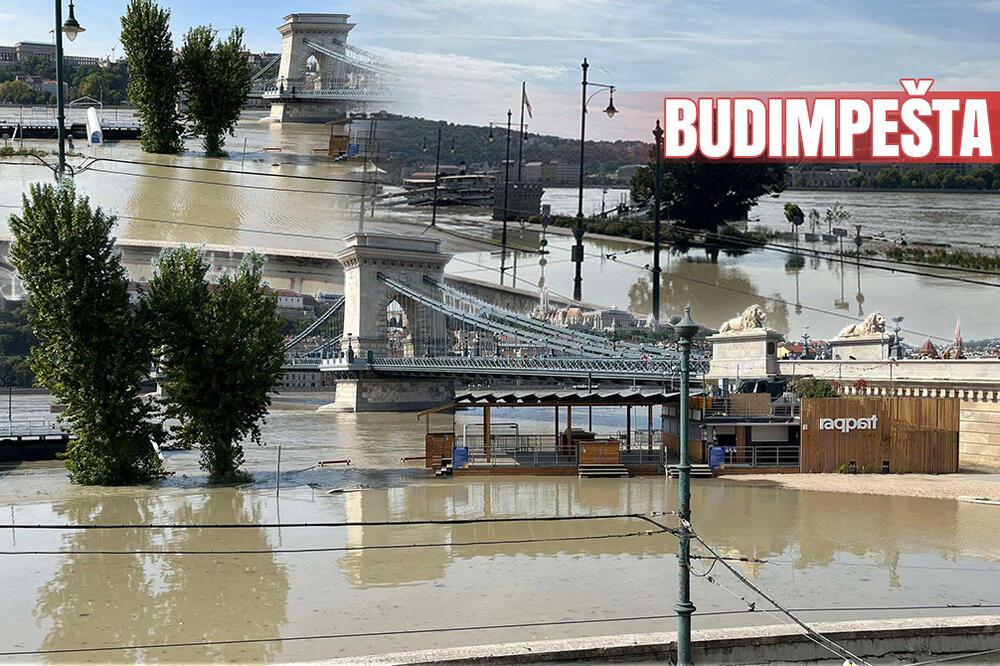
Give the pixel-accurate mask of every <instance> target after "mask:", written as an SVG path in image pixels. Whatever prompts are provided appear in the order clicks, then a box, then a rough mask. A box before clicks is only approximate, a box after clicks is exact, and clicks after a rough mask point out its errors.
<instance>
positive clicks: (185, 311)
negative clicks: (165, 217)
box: [148, 247, 284, 482]
mask: <svg viewBox="0 0 1000 666" xmlns="http://www.w3.org/2000/svg"><path fill="white" fill-rule="evenodd" d="M263 263H264V260H263V257H261V256H260V255H257V254H253V253H252V254H250V255H247V256H246V257H245V258H244V260H243V263H242V264H241V265H240V269H239V271H238V273H237V274H236V275H235V276H229V275H225V276H223V277H222V279H221V280H220V281H219V283H218V284H217V285H209V283H208V280H207V279H206V275H207V273H208V263H207V262H206V261H205V258H204V252H203V251H202V250H199V249H196V248H186V247H181V248H178V249H175V250H170V251H167V252H165V253H164V254H163V255H161V257H160V258H159V260H158V261H157V265H156V275H155V276H154V277H153V279H152V280H151V281H150V283H149V298H148V305H149V307H150V308H151V310H152V312H153V313H154V316H155V320H156V322H157V327H156V329H157V338H156V339H157V344H158V345H159V348H160V350H161V354H162V357H161V367H162V369H163V372H164V374H165V375H166V377H167V387H166V388H167V390H166V394H167V397H166V398H165V413H166V415H167V416H168V417H173V418H176V419H177V420H178V425H177V426H175V427H174V428H172V429H171V433H170V434H171V437H172V438H173V439H174V441H175V442H176V443H177V444H179V445H180V446H183V447H188V448H190V447H192V446H196V445H197V446H200V447H201V466H202V468H203V469H205V470H206V471H208V473H209V477H210V479H211V480H212V481H213V482H232V481H239V480H242V479H245V478H248V475H247V474H246V473H245V472H242V471H240V469H239V468H240V466H241V465H242V464H243V446H242V441H243V439H244V438H246V437H248V436H249V438H250V440H251V441H253V442H254V443H258V444H259V443H260V438H261V432H260V423H261V422H262V420H263V419H264V417H265V415H266V414H267V409H268V407H269V406H270V404H271V399H270V396H269V392H270V390H271V389H272V388H273V387H274V385H275V384H276V383H277V381H278V378H279V377H280V376H281V366H282V364H283V362H284V351H283V348H282V342H283V337H282V335H281V327H282V324H283V320H282V318H281V317H280V316H278V314H277V311H276V309H277V299H276V298H275V296H274V295H273V294H271V293H267V292H266V291H265V290H264V289H263V288H262V269H263Z"/></svg>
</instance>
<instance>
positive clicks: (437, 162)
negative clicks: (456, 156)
mask: <svg viewBox="0 0 1000 666" xmlns="http://www.w3.org/2000/svg"><path fill="white" fill-rule="evenodd" d="M420 150H421V151H423V152H427V139H426V138H425V139H424V140H423V142H422V143H421V144H420ZM451 150H452V152H455V142H454V141H452V143H451ZM440 172H441V127H440V125H439V126H438V136H437V152H436V153H435V156H434V196H433V199H432V200H431V226H432V227H433V226H437V213H438V174H439V173H440Z"/></svg>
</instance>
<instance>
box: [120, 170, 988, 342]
mask: <svg viewBox="0 0 1000 666" xmlns="http://www.w3.org/2000/svg"><path fill="white" fill-rule="evenodd" d="M110 173H124V172H118V171H115V172H110ZM127 175H137V176H143V174H127ZM147 177H148V176H147ZM153 177H156V176H153ZM195 182H199V183H207V184H211V185H223V186H229V187H251V188H256V186H249V185H242V186H241V185H237V184H233V183H212V182H211V181H195ZM263 189H276V188H263ZM284 191H291V190H284ZM307 191H308V192H310V193H313V194H342V195H344V196H353V195H351V194H350V193H335V192H326V193H324V192H314V191H312V190H307ZM358 196H360V195H358ZM119 217H120V218H122V219H135V220H140V221H152V222H156V223H161V224H176V225H179V226H191V227H202V228H209V229H221V230H224V231H235V232H246V233H260V234H268V235H275V236H285V237H297V238H306V239H310V240H331V241H336V242H340V241H342V240H343V239H342V238H333V237H324V236H317V235H315V234H296V233H289V232H279V231H266V230H257V229H254V230H251V229H236V228H233V227H221V226H215V225H206V224H199V223H192V222H177V221H173V220H158V219H151V218H140V217H127V216H119ZM444 233H448V232H447V230H445V231H444ZM477 240H480V241H481V242H483V243H484V244H492V242H491V239H478V238H477ZM564 249H565V250H566V251H567V252H568V251H569V250H570V249H571V248H564ZM586 254H587V255H588V256H591V257H595V258H598V259H606V260H609V261H613V262H615V263H620V264H622V265H625V266H630V267H632V268H636V269H638V270H644V271H648V270H649V269H647V268H646V267H645V266H640V265H638V264H633V263H630V262H627V261H622V260H620V259H618V258H617V257H615V256H606V255H604V254H602V253H595V252H587V253H586ZM453 260H454V261H458V262H461V263H466V264H470V265H473V266H478V267H480V268H484V269H486V270H491V271H493V272H500V269H499V268H494V267H491V266H488V265H486V264H481V263H478V262H473V261H469V260H467V259H461V258H459V257H453ZM661 275H669V276H671V277H673V278H675V279H678V280H683V281H687V282H693V283H696V284H702V285H705V286H708V287H712V288H715V289H721V290H724V291H729V292H732V293H738V294H742V295H746V296H752V297H754V298H759V299H762V300H767V301H772V302H775V303H782V304H784V305H787V306H792V307H801V308H802V309H805V310H809V311H811V312H817V313H820V314H826V315H829V316H832V317H837V318H839V319H845V320H848V321H852V322H853V321H855V317H853V316H851V315H848V314H844V313H842V312H835V311H833V310H826V309H824V308H820V307H816V306H811V305H805V304H802V303H799V304H796V303H792V302H791V301H787V300H785V299H782V298H777V297H774V296H764V295H761V294H757V293H754V292H751V291H746V290H742V289H735V288H733V287H726V286H724V285H720V284H715V283H714V282H710V281H708V280H699V279H697V278H692V277H687V276H683V275H679V274H677V273H672V272H670V271H666V270H662V271H661ZM939 277H942V276H939ZM517 280H518V281H519V282H527V283H529V284H531V283H530V282H529V281H528V280H526V279H525V278H520V277H519V278H517ZM983 284H986V283H983ZM531 286H532V287H534V286H535V285H534V284H531ZM988 286H1000V285H992V284H990V285H988ZM549 293H551V294H553V295H555V296H557V297H559V298H561V299H563V300H565V301H566V302H575V301H573V299H571V298H569V297H568V296H566V295H564V294H561V293H559V292H556V291H554V290H551V289H550V290H549ZM901 330H902V331H904V332H906V333H912V334H914V335H918V336H921V337H925V338H930V339H934V340H938V341H943V342H951V338H946V337H943V336H940V335H932V334H929V333H922V332H920V331H916V330H913V329H901Z"/></svg>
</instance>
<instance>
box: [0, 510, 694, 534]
mask: <svg viewBox="0 0 1000 666" xmlns="http://www.w3.org/2000/svg"><path fill="white" fill-rule="evenodd" d="M626 518H631V519H637V520H643V521H646V522H649V523H652V524H653V525H655V526H656V527H657V528H660V529H666V530H667V531H670V530H674V529H675V528H671V527H667V526H665V525H661V524H660V523H657V522H656V521H653V520H652V519H650V518H649V516H647V515H646V514H642V513H610V514H583V515H579V516H510V517H505V518H425V519H420V520H358V521H350V520H346V521H335V522H318V523H121V524H119V523H91V524H86V525H81V524H73V523H34V524H25V525H18V524H14V523H7V524H3V525H0V529H18V530H65V531H74V530H134V529H153V530H168V529H169V530H180V529H184V530H188V529H191V530H197V529H276V528H284V529H290V528H298V527H309V528H312V527H396V526H400V525H472V524H481V523H527V522H565V521H578V520H617V519H626Z"/></svg>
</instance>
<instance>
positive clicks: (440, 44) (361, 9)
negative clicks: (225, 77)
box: [0, 0, 1000, 140]
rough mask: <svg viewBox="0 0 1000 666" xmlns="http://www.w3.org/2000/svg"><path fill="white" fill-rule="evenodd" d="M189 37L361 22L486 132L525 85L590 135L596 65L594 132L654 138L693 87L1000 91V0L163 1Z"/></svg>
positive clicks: (384, 48)
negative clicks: (583, 111) (335, 17)
mask: <svg viewBox="0 0 1000 666" xmlns="http://www.w3.org/2000/svg"><path fill="white" fill-rule="evenodd" d="M161 4H162V5H164V6H166V7H169V8H170V9H171V11H172V21H173V32H174V39H175V41H177V42H178V43H179V42H180V39H181V36H182V35H183V33H184V31H185V30H186V29H187V28H188V27H190V26H191V25H195V24H199V23H211V24H212V25H213V26H215V27H216V28H219V29H220V30H222V31H224V32H228V30H229V28H231V27H232V26H234V25H240V26H243V27H244V28H245V29H246V37H245V39H246V42H247V45H248V47H249V48H250V49H251V50H252V51H255V52H256V51H279V50H280V48H281V38H280V35H279V34H278V32H277V29H276V28H277V26H278V25H280V24H281V23H282V17H283V15H284V14H285V13H286V12H292V11H294V12H320V13H322V12H328V13H345V14H350V15H351V19H350V20H351V22H353V23H355V24H356V27H355V28H354V29H353V31H352V32H351V34H350V37H349V41H350V42H351V43H353V44H355V45H357V46H360V47H363V48H365V49H368V50H371V51H374V52H376V53H378V54H379V55H381V56H382V57H384V58H385V59H386V60H388V61H390V62H392V63H394V64H395V65H396V66H397V67H398V69H399V70H400V71H401V72H402V74H403V76H402V84H401V87H400V101H399V102H398V104H397V105H396V106H395V107H394V108H392V110H394V111H397V112H400V113H406V114H409V115H418V116H423V117H426V118H432V119H443V120H448V121H451V122H461V123H471V124H476V125H485V124H486V123H488V122H490V121H494V122H496V121H501V120H503V119H504V118H505V117H506V112H507V109H508V108H511V109H513V111H514V114H515V118H516V117H517V114H518V110H519V107H518V105H519V103H520V87H521V82H522V81H525V82H526V84H527V91H528V97H529V99H530V100H531V105H532V108H533V112H534V114H533V117H532V118H531V119H530V120H528V125H529V131H532V132H537V133H544V134H556V135H559V136H567V137H576V136H579V128H580V125H579V118H580V114H579V109H580V62H581V61H582V60H583V58H584V57H586V58H587V59H588V61H589V62H590V64H591V67H590V73H589V78H590V80H592V81H597V82H600V83H607V84H612V85H614V86H615V87H616V88H617V92H616V93H615V106H616V107H617V108H618V109H619V110H620V111H621V113H620V114H619V115H617V116H615V117H614V118H613V119H609V118H607V117H606V116H604V115H603V114H601V113H598V111H600V110H601V109H603V108H604V107H605V106H606V105H607V96H606V94H605V93H599V94H598V95H597V96H596V97H595V98H594V101H593V102H592V103H591V106H590V107H589V108H590V110H591V112H590V113H588V124H587V136H588V138H593V139H642V140H651V134H650V130H651V129H652V125H653V122H654V121H655V119H656V117H657V114H658V112H660V110H661V107H660V98H661V97H662V96H663V94H666V93H669V92H683V91H691V90H701V91H708V90H713V91H716V90H717V91H726V90H851V89H857V90H897V89H899V83H898V80H899V79H900V78H934V79H936V82H935V84H934V89H935V90H942V89H950V90H998V89H1000V48H998V46H997V42H996V36H997V35H998V34H1000V0H829V1H828V2H816V1H815V0H809V1H800V0H754V1H753V2H751V1H749V0H659V1H651V0H647V1H642V0H631V1H630V0H492V1H483V0H474V1H470V0H349V1H346V0H345V1H344V2H327V1H319V0H295V1H294V2H292V3H281V7H282V8H281V9H279V8H278V7H277V6H276V5H277V4H278V3H274V2H264V1H263V0H240V1H239V2H236V1H233V0H209V1H208V2H206V1H205V0H174V1H171V0H163V1H162V2H161ZM125 5H126V2H125V0H78V1H77V3H76V15H77V18H78V19H79V21H80V23H81V24H82V25H83V26H84V27H85V28H87V32H86V33H84V34H83V35H81V36H80V37H79V38H78V39H77V40H76V41H75V42H73V43H72V44H69V45H68V52H70V53H77V54H80V55H95V56H103V57H106V56H108V55H110V54H111V53H112V49H113V48H115V55H117V56H120V55H121V52H122V50H121V46H120V45H118V41H117V38H118V32H119V29H120V25H119V17H120V15H121V14H122V12H123V11H124V7H125ZM52 20H53V19H52V8H51V4H49V3H44V2H37V1H36V2H14V1H13V0H0V44H13V43H14V42H17V41H21V40H29V41H30V40H33V41H44V40H46V39H49V38H50V36H49V30H50V29H51V23H52Z"/></svg>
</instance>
